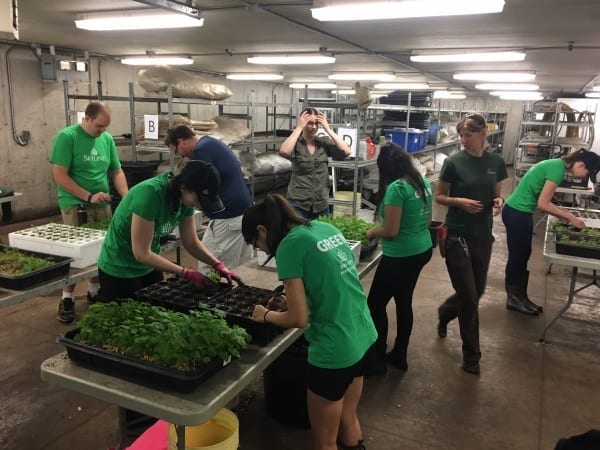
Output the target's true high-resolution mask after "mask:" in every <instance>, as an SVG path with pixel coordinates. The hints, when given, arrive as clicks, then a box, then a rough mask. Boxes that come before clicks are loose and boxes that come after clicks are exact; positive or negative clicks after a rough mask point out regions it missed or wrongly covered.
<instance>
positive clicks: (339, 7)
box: [311, 0, 504, 22]
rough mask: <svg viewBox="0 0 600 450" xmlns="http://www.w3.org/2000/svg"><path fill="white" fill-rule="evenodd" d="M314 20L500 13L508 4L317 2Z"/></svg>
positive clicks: (483, 0) (492, 0)
mask: <svg viewBox="0 0 600 450" xmlns="http://www.w3.org/2000/svg"><path fill="white" fill-rule="evenodd" d="M313 6H314V8H311V13H312V16H313V19H316V20H320V21H323V22H328V21H350V20H385V19H403V18H407V17H434V16H458V15H465V14H486V13H499V12H502V9H503V8H504V0H479V1H473V0H453V1H448V0H395V1H389V0H388V1H381V0H380V1H372V0H371V1H369V0H314V1H313Z"/></svg>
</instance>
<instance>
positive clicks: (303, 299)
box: [242, 194, 377, 450]
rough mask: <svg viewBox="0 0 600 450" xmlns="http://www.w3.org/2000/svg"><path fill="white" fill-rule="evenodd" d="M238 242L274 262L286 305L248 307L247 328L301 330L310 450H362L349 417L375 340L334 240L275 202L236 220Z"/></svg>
mask: <svg viewBox="0 0 600 450" xmlns="http://www.w3.org/2000/svg"><path fill="white" fill-rule="evenodd" d="M242 233H243V235H244V239H245V240H246V242H248V243H251V244H252V245H253V246H254V247H255V248H259V249H260V250H262V251H264V252H266V253H267V254H268V255H270V256H275V257H276V258H277V273H278V277H279V279H280V280H282V281H283V285H284V286H285V292H286V297H285V298H284V299H282V300H280V301H279V302H278V305H277V306H279V307H280V308H278V309H281V310H279V311H274V310H271V309H267V308H265V307H264V306H262V305H256V306H255V307H254V311H253V313H252V320H254V321H256V322H268V323H273V324H275V325H277V326H280V327H284V328H292V327H300V328H304V329H305V330H304V336H305V337H306V340H307V341H308V343H309V347H308V369H307V383H306V386H307V406H308V415H309V418H310V423H311V426H312V432H313V442H314V444H313V445H314V448H315V449H328V450H329V449H332V450H333V449H337V447H336V440H337V442H338V443H339V445H340V447H341V448H342V449H346V448H348V449H356V450H359V449H364V445H363V443H362V442H363V438H362V432H361V429H360V424H359V421H358V417H357V416H356V409H357V407H358V403H359V400H360V396H361V393H362V386H363V374H364V370H365V363H366V359H367V352H368V350H369V349H370V348H371V347H372V345H373V343H374V342H375V339H376V338H377V332H376V331H375V326H374V325H373V320H372V319H371V314H370V313H369V309H368V307H367V299H366V296H365V293H364V292H363V289H362V285H361V283H360V280H359V278H358V272H357V271H356V266H355V264H354V256H353V255H352V251H351V250H350V247H349V246H348V243H347V242H346V240H345V239H344V236H343V235H342V233H341V232H340V231H339V230H338V229H337V228H335V227H334V226H333V225H330V224H328V223H325V222H319V221H313V222H309V221H308V220H307V219H304V218H303V217H301V216H300V215H298V213H297V212H296V211H295V210H294V208H293V207H292V205H291V204H290V203H289V202H288V201H287V200H286V199H285V198H284V197H283V196H281V195H278V194H271V195H268V196H267V197H266V199H265V201H264V202H263V203H261V204H258V205H255V206H253V207H251V208H250V209H249V210H248V211H246V213H245V214H244V218H243V220H242Z"/></svg>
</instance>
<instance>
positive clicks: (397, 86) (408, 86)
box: [374, 83, 429, 91]
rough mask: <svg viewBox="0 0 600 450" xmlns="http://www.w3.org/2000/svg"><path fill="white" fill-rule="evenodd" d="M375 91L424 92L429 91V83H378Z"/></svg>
mask: <svg viewBox="0 0 600 450" xmlns="http://www.w3.org/2000/svg"><path fill="white" fill-rule="evenodd" d="M374 87H375V89H384V90H386V89H391V90H406V91H410V90H413V91H423V90H427V89H429V85H428V84H427V83H377V84H376V85H375V86H374Z"/></svg>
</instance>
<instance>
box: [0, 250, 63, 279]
mask: <svg viewBox="0 0 600 450" xmlns="http://www.w3.org/2000/svg"><path fill="white" fill-rule="evenodd" d="M70 266H71V258H67V257H65V256H55V255H48V254H45V253H38V252H32V251H29V250H21V249H17V248H12V247H7V246H4V245H0V286H2V287H4V288H7V289H14V290H21V289H26V288H31V287H33V286H36V285H38V284H41V283H45V282H46V281H49V280H53V279H56V278H60V277H62V276H65V275H66V274H67V273H69V269H70Z"/></svg>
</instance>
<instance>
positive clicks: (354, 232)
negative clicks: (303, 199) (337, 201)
mask: <svg viewBox="0 0 600 450" xmlns="http://www.w3.org/2000/svg"><path fill="white" fill-rule="evenodd" d="M317 220H320V221H321V222H327V223H330V224H331V225H333V226H334V227H336V228H337V229H338V230H340V231H341V232H342V234H343V235H344V238H346V240H347V241H359V242H360V243H361V246H362V247H361V249H360V259H361V260H363V259H368V258H370V257H371V255H372V254H373V252H375V249H376V248H377V244H378V243H379V240H378V239H371V240H370V241H369V240H368V239H367V238H366V237H365V232H366V231H367V230H368V229H369V228H372V227H374V226H375V225H376V224H375V223H373V222H367V221H366V220H363V219H361V218H360V217H356V216H353V217H349V216H322V217H319V218H318V219H317Z"/></svg>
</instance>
